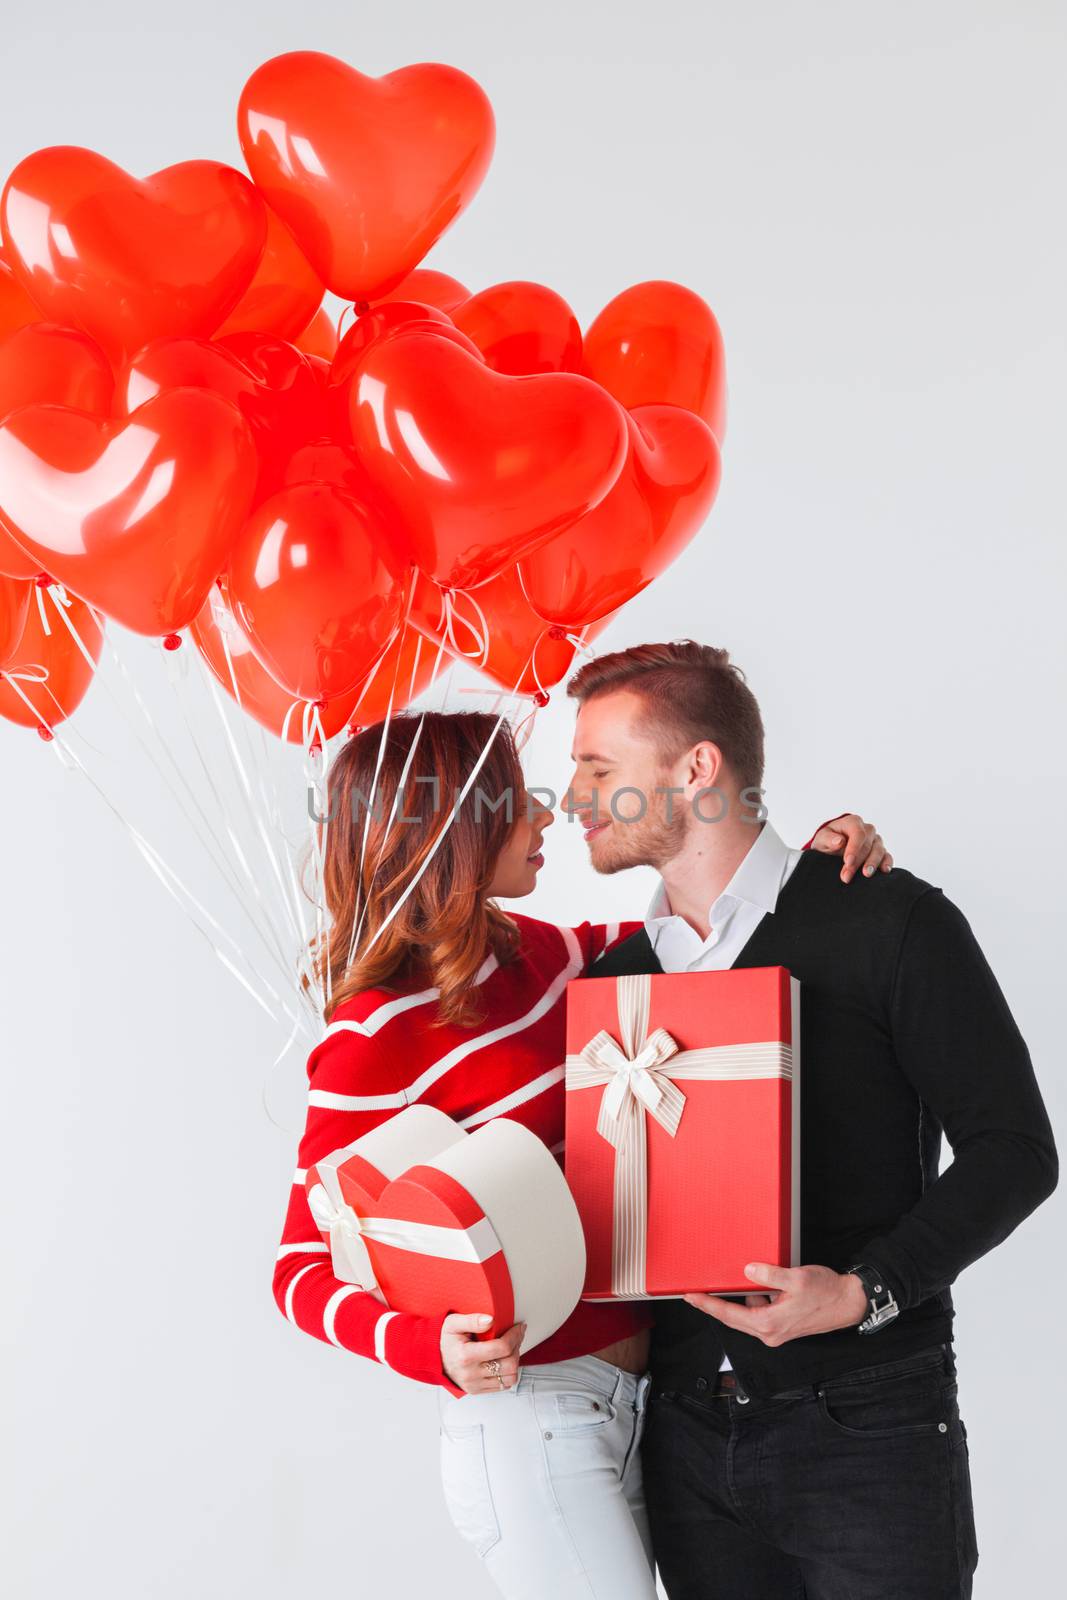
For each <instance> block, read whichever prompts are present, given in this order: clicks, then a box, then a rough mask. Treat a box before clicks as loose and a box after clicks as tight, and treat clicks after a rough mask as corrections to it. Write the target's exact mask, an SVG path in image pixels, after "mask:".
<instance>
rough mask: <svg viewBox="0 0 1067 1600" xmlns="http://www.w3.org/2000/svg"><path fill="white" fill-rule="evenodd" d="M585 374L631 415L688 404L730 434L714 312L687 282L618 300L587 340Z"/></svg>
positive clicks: (658, 283) (639, 287) (627, 293)
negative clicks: (641, 408)
mask: <svg viewBox="0 0 1067 1600" xmlns="http://www.w3.org/2000/svg"><path fill="white" fill-rule="evenodd" d="M582 371H583V372H585V373H587V374H588V376H589V377H590V378H595V379H596V381H597V383H602V384H603V385H604V388H605V389H606V390H607V391H608V393H609V394H613V395H614V396H615V398H616V400H617V401H618V402H619V404H620V405H623V406H625V407H626V409H627V411H630V410H632V409H633V407H634V406H648V405H672V406H684V407H685V409H686V410H687V411H695V412H696V414H697V416H698V417H703V419H704V421H705V422H706V423H707V425H708V427H709V428H710V429H711V431H712V433H713V434H714V435H715V437H716V439H717V440H718V441H719V443H720V445H721V444H722V442H723V439H724V438H725V436H726V353H725V351H724V349H723V342H722V333H721V331H720V329H719V324H718V322H717V321H716V320H715V314H714V312H713V311H712V309H711V307H710V306H709V305H708V304H707V303H706V302H705V301H703V300H702V299H701V298H700V296H699V295H698V294H694V293H693V291H692V289H687V288H685V287H684V285H683V284H680V283H670V282H667V281H665V280H661V279H654V280H652V281H651V282H649V283H636V284H634V285H633V287H632V288H630V289H624V290H623V292H622V294H620V295H616V297H615V299H614V300H612V301H610V302H609V303H608V304H607V305H606V306H605V307H604V309H603V311H602V312H601V313H600V315H599V316H598V317H596V318H595V320H594V321H593V322H592V323H591V325H590V327H589V330H588V332H587V333H586V336H585V353H584V362H583V366H582Z"/></svg>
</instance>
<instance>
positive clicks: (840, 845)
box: [801, 811, 893, 883]
mask: <svg viewBox="0 0 1067 1600" xmlns="http://www.w3.org/2000/svg"><path fill="white" fill-rule="evenodd" d="M801 848H802V849H803V850H821V851H822V852H823V854H824V855H828V856H844V858H845V860H844V865H843V866H842V868H841V882H842V883H851V881H852V879H853V878H854V877H855V876H856V873H857V872H858V870H859V869H860V867H862V868H863V875H864V877H865V878H869V877H870V876H871V875H872V874H873V873H875V872H889V871H891V870H892V866H893V857H892V856H891V855H890V854H889V852H888V850H887V849H886V847H885V844H884V842H883V840H882V835H881V834H880V833H879V832H878V831H877V830H876V828H875V826H874V823H873V822H864V820H863V818H862V817H859V816H857V815H856V813H855V812H854V811H845V812H842V814H841V815H840V816H839V817H831V818H830V820H829V822H824V823H822V825H821V826H820V827H818V828H816V830H815V832H814V833H813V834H812V836H811V838H810V839H809V840H808V842H807V844H805V845H802V846H801Z"/></svg>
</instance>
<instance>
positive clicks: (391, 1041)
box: [274, 835, 814, 1395]
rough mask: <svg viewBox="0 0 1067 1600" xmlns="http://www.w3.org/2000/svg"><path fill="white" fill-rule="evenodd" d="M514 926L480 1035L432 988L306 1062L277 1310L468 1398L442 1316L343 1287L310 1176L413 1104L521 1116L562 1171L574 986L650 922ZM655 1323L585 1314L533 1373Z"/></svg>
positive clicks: (466, 1114)
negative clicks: (455, 1371)
mask: <svg viewBox="0 0 1067 1600" xmlns="http://www.w3.org/2000/svg"><path fill="white" fill-rule="evenodd" d="M813 837H814V835H813ZM809 844H810V840H809ZM804 848H805V849H806V848H807V846H805V847H804ZM511 915H512V916H513V917H514V920H515V922H516V923H517V924H518V926H519V929H520V931H521V934H522V942H521V946H520V950H519V953H518V955H517V956H516V957H515V959H514V960H513V961H511V962H509V963H508V964H506V965H504V966H499V965H498V964H497V961H496V959H495V957H493V956H489V957H488V958H487V959H486V960H485V962H483V964H482V967H481V969H480V971H479V973H478V976H477V979H476V982H477V984H478V988H479V995H480V998H481V1000H482V1002H483V1005H484V1008H485V1018H484V1020H483V1021H482V1022H481V1023H479V1024H477V1025H476V1026H475V1027H473V1028H471V1027H457V1026H455V1025H454V1024H446V1025H445V1026H443V1027H431V1026H430V1023H431V1021H432V1020H433V1018H434V1016H435V1015H436V1004H435V1002H436V999H437V990H436V989H434V988H427V989H422V990H418V991H416V990H415V988H414V986H412V987H411V989H410V990H409V991H408V992H405V993H402V994H396V993H392V992H389V991H386V990H384V989H368V990H365V991H364V992H363V993H362V994H359V995H356V996H354V997H353V998H352V999H351V1000H347V1001H345V1002H344V1004H342V1005H340V1006H338V1008H337V1010H336V1011H335V1013H334V1016H333V1020H332V1022H331V1023H330V1026H329V1027H328V1028H327V1030H326V1035H325V1037H324V1038H323V1040H322V1042H321V1043H320V1044H318V1045H316V1047H315V1049H314V1050H312V1052H311V1054H310V1056H309V1057H308V1064H307V1071H308V1080H309V1086H310V1087H309V1092H308V1109H307V1122H306V1125H305V1129H304V1134H303V1137H302V1139H301V1141H300V1148H299V1153H298V1156H297V1162H298V1166H297V1171H296V1174H295V1176H294V1180H293V1187H292V1191H291V1194H290V1199H289V1206H288V1210H287V1213H286V1217H285V1227H284V1229H283V1232H282V1238H281V1247H280V1249H279V1251H278V1256H277V1261H276V1264H275V1268H274V1298H275V1300H276V1301H277V1304H278V1307H279V1309H280V1310H281V1311H282V1313H283V1314H284V1315H285V1316H286V1317H288V1319H289V1320H290V1321H291V1322H292V1323H294V1324H295V1325H296V1326H297V1327H298V1328H301V1329H302V1330H303V1331H304V1332H305V1333H310V1334H312V1335H313V1336H314V1337H315V1338H316V1339H322V1340H324V1341H326V1342H328V1343H330V1344H334V1345H337V1346H338V1347H339V1348H340V1349H342V1350H351V1351H353V1352H355V1353H356V1354H357V1355H362V1356H368V1357H369V1358H370V1359H371V1360H375V1361H379V1362H382V1363H383V1364H384V1365H386V1366H388V1367H391V1368H392V1369H393V1371H395V1372H399V1373H402V1374H403V1375H404V1376H405V1377H408V1378H414V1379H417V1380H418V1381H419V1382H421V1383H431V1384H436V1385H440V1386H442V1387H443V1388H445V1389H447V1390H448V1391H449V1392H450V1393H451V1394H454V1395H460V1394H462V1393H463V1390H461V1389H459V1388H458V1387H457V1386H456V1385H455V1384H454V1383H453V1382H452V1380H451V1379H450V1378H449V1377H448V1375H447V1374H446V1373H445V1371H444V1369H443V1368H442V1366H441V1324H442V1322H443V1321H444V1313H442V1315H441V1316H440V1317H437V1318H429V1317H419V1316H414V1315H412V1314H411V1313H409V1312H404V1311H390V1310H388V1309H386V1308H385V1307H384V1306H383V1305H382V1303H381V1301H380V1300H379V1299H377V1297H376V1296H375V1295H372V1294H368V1293H367V1292H366V1291H364V1290H362V1289H360V1288H358V1287H356V1286H355V1285H354V1284H350V1283H345V1282H343V1281H342V1279H340V1278H337V1277H335V1276H334V1273H333V1269H332V1267H331V1264H330V1253H329V1249H328V1247H327V1245H326V1244H325V1243H324V1242H323V1240H322V1237H321V1236H320V1234H319V1231H318V1229H317V1227H316V1226H315V1220H314V1218H313V1217H312V1214H311V1210H310V1207H309V1206H308V1202H307V1195H306V1192H305V1189H304V1173H305V1171H306V1169H307V1168H308V1167H309V1166H313V1165H314V1164H315V1162H316V1161H319V1160H321V1159H322V1157H324V1156H326V1155H329V1153H330V1152H331V1151H332V1150H337V1149H339V1148H340V1147H341V1146H342V1145H346V1144H351V1142H352V1141H353V1140H354V1139H358V1138H360V1137H361V1136H362V1135H363V1134H365V1133H369V1132H370V1130H371V1129H372V1128H375V1127H377V1126H378V1124H379V1123H381V1122H384V1121H385V1120H386V1118H388V1117H390V1116H392V1115H393V1114H394V1113H395V1112H397V1111H400V1110H402V1109H403V1107H404V1106H407V1105H413V1104H414V1103H415V1102H421V1103H422V1104H424V1105H432V1106H436V1107H437V1108H438V1110H440V1111H445V1112H447V1113H448V1115H449V1116H450V1117H452V1118H454V1119H455V1121H456V1122H458V1123H459V1125H460V1126H461V1127H463V1128H467V1129H473V1128H476V1127H478V1126H480V1124H482V1123H483V1122H488V1121H489V1120H490V1118H492V1117H500V1116H508V1117H511V1118H513V1119H514V1120H515V1121H517V1122H521V1123H523V1124H525V1126H526V1127H528V1128H530V1129H532V1131H533V1132H534V1133H536V1134H537V1135H538V1137H539V1138H541V1139H542V1140H543V1141H544V1142H545V1144H546V1145H547V1146H548V1147H549V1149H550V1150H551V1151H552V1152H553V1154H554V1155H555V1156H556V1157H557V1159H558V1160H559V1161H560V1162H561V1164H562V1159H563V1154H562V1152H563V1130H564V1088H563V1075H564V1069H563V1062H564V1057H565V1055H566V1042H565V1001H564V996H565V991H566V986H567V984H568V982H569V981H570V979H572V978H580V977H582V976H583V974H585V973H586V972H587V971H588V970H589V968H590V967H591V966H592V964H593V962H594V961H596V960H597V959H598V958H599V956H600V955H602V954H603V952H604V951H605V950H606V949H608V948H609V947H610V946H611V945H612V944H614V943H616V942H617V941H618V940H620V939H624V938H627V937H629V935H630V934H632V933H635V932H636V931H637V929H638V928H639V927H640V926H641V923H640V922H623V923H609V924H603V923H589V922H583V923H582V924H581V925H580V926H579V927H576V928H558V927H555V926H554V925H553V924H551V923H547V922H538V921H537V920H536V919H535V918H533V917H525V916H520V915H516V914H515V913H511ZM466 1309H467V1308H466V1307H464V1306H454V1307H452V1310H455V1311H460V1312H462V1311H465V1310H466ZM653 1318H654V1307H653V1305H652V1303H651V1302H633V1301H620V1302H617V1303H611V1302H608V1303H605V1302H599V1303H592V1302H584V1301H579V1303H578V1305H577V1306H576V1307H575V1309H574V1311H573V1312H572V1313H571V1315H570V1316H569V1317H568V1319H567V1321H566V1322H565V1323H564V1324H563V1326H562V1327H561V1328H559V1329H557V1331H556V1332H555V1333H554V1334H553V1335H552V1336H551V1337H550V1338H548V1339H545V1340H543V1341H542V1342H541V1343H540V1344H539V1345H536V1346H534V1348H532V1349H531V1350H528V1351H526V1352H525V1353H524V1355H523V1358H522V1359H523V1362H524V1364H527V1365H530V1364H537V1363H540V1362H545V1361H563V1360H566V1359H568V1358H569V1357H572V1356H580V1355H590V1354H591V1353H592V1352H593V1351H595V1350H600V1349H603V1348H604V1347H605V1346H606V1345H609V1344H612V1343H614V1342H615V1340H617V1339H622V1338H625V1337H627V1335H629V1334H632V1333H635V1332H637V1331H638V1330H639V1329H641V1328H645V1327H649V1326H650V1325H651V1323H652V1321H653Z"/></svg>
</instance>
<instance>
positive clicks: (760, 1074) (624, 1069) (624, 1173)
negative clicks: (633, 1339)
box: [565, 973, 793, 1300]
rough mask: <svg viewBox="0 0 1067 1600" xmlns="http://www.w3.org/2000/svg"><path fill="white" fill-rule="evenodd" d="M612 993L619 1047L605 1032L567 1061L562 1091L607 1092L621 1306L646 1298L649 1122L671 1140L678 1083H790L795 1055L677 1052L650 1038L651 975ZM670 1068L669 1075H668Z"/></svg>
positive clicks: (768, 1044)
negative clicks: (750, 1080)
mask: <svg viewBox="0 0 1067 1600" xmlns="http://www.w3.org/2000/svg"><path fill="white" fill-rule="evenodd" d="M615 991H616V1003H617V1005H618V1012H619V1032H620V1034H621V1036H622V1048H621V1049H620V1047H619V1045H618V1044H617V1043H616V1041H615V1040H614V1039H613V1038H612V1037H611V1034H610V1033H608V1032H607V1031H606V1030H605V1029H601V1031H600V1032H599V1033H598V1034H596V1035H594V1037H593V1038H592V1039H590V1041H589V1043H588V1044H587V1045H586V1046H585V1047H584V1049H583V1050H581V1051H580V1052H579V1053H578V1054H577V1055H568V1056H567V1059H566V1064H565V1065H566V1071H565V1087H566V1088H567V1089H590V1088H595V1087H596V1086H597V1085H598V1084H603V1085H604V1093H603V1094H602V1095H601V1097H600V1110H599V1113H598V1116H597V1124H596V1127H597V1132H598V1133H599V1134H600V1135H601V1137H602V1138H604V1139H606V1140H607V1141H608V1143H609V1144H611V1145H613V1146H614V1147H615V1152H616V1154H615V1183H614V1195H613V1205H614V1216H613V1227H612V1240H611V1292H612V1294H613V1295H614V1296H615V1297H616V1299H620V1300H640V1299H642V1298H643V1297H644V1296H645V1295H646V1294H647V1292H648V1291H647V1289H646V1270H647V1256H648V1148H647V1129H646V1126H645V1118H646V1115H647V1114H651V1115H652V1116H653V1117H655V1119H656V1121H657V1122H658V1123H659V1125H660V1127H661V1128H664V1129H665V1130H666V1131H667V1133H669V1134H670V1136H671V1138H673V1137H674V1135H675V1134H676V1133H677V1132H678V1124H679V1122H680V1121H681V1117H682V1111H683V1109H684V1107H685V1098H686V1097H685V1095H684V1093H683V1092H682V1090H681V1089H680V1088H679V1087H678V1083H677V1081H676V1080H678V1079H682V1080H683V1081H684V1080H687V1079H688V1080H694V1081H702V1082H706V1081H709V1080H719V1081H725V1080H727V1079H740V1078H792V1076H793V1050H792V1046H791V1045H788V1044H785V1043H784V1042H783V1041H782V1040H780V1039H769V1040H765V1041H760V1042H758V1043H755V1044H723V1045H707V1046H705V1047H703V1048H702V1049H698V1050H679V1048H678V1046H677V1044H676V1043H675V1041H674V1040H673V1039H672V1038H671V1036H670V1034H669V1033H668V1032H667V1030H666V1028H655V1029H653V1031H652V1033H651V1034H650V1033H649V1032H648V1015H649V1005H650V1002H651V996H652V981H651V977H650V976H649V974H647V973H627V974H626V975H624V976H623V977H619V978H616V980H615ZM667 1062H669V1063H670V1070H669V1072H668V1071H665V1070H664V1066H665V1064H666V1063H667Z"/></svg>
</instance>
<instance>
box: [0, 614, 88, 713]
mask: <svg viewBox="0 0 1067 1600" xmlns="http://www.w3.org/2000/svg"><path fill="white" fill-rule="evenodd" d="M60 607H61V608H62V612H63V615H65V616H66V618H67V621H66V622H64V620H63V615H61V614H60ZM42 612H43V615H44V617H45V618H47V621H48V628H47V630H46V629H45V626H44V623H43V622H42V620H41V618H42ZM68 622H69V624H70V626H69V627H68V626H67V623H68ZM71 629H73V630H74V632H72V631H71ZM75 633H76V634H77V638H75V636H74V635H75ZM78 639H80V640H81V642H82V644H83V645H84V646H85V650H84V651H83V650H82V649H81V647H80V646H79V644H78ZM103 643H104V630H103V628H102V627H101V626H100V623H99V622H98V620H97V618H96V617H95V616H94V614H93V613H92V611H90V609H89V607H88V606H87V605H86V604H85V602H84V600H79V599H78V598H77V596H75V595H68V596H67V598H66V601H65V602H63V601H61V602H59V604H58V605H57V604H56V603H55V602H54V600H53V597H52V594H51V593H50V594H47V595H42V596H41V605H40V607H38V604H37V601H36V600H33V601H31V604H30V608H29V611H28V613H27V616H26V626H25V628H24V629H23V633H22V638H21V639H20V641H19V644H18V648H17V650H16V651H15V654H14V657H13V659H12V660H11V661H9V662H8V663H7V666H6V668H5V669H4V670H3V671H0V717H6V718H7V720H8V722H16V723H18V725H19V726H20V727H22V728H37V729H38V730H45V731H47V730H48V729H50V728H53V727H55V725H56V723H58V722H62V721H64V719H65V718H67V717H69V716H71V715H72V714H73V712H75V711H76V710H77V709H78V707H79V706H80V705H81V703H82V701H83V700H84V699H85V695H86V693H87V691H88V688H89V685H90V684H91V683H92V681H93V677H94V676H95V663H96V662H97V661H99V659H100V651H101V649H102V648H103ZM86 652H88V655H89V658H90V660H88V661H87V660H86ZM90 662H91V663H93V664H92V665H91V664H90ZM16 684H17V685H18V688H17V689H16V687H15V685H16ZM20 690H21V693H20V692H19V691H20ZM23 695H25V697H26V699H25V700H24V699H23V698H22V696H23ZM26 700H28V701H29V702H30V704H29V705H27V704H26Z"/></svg>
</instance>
